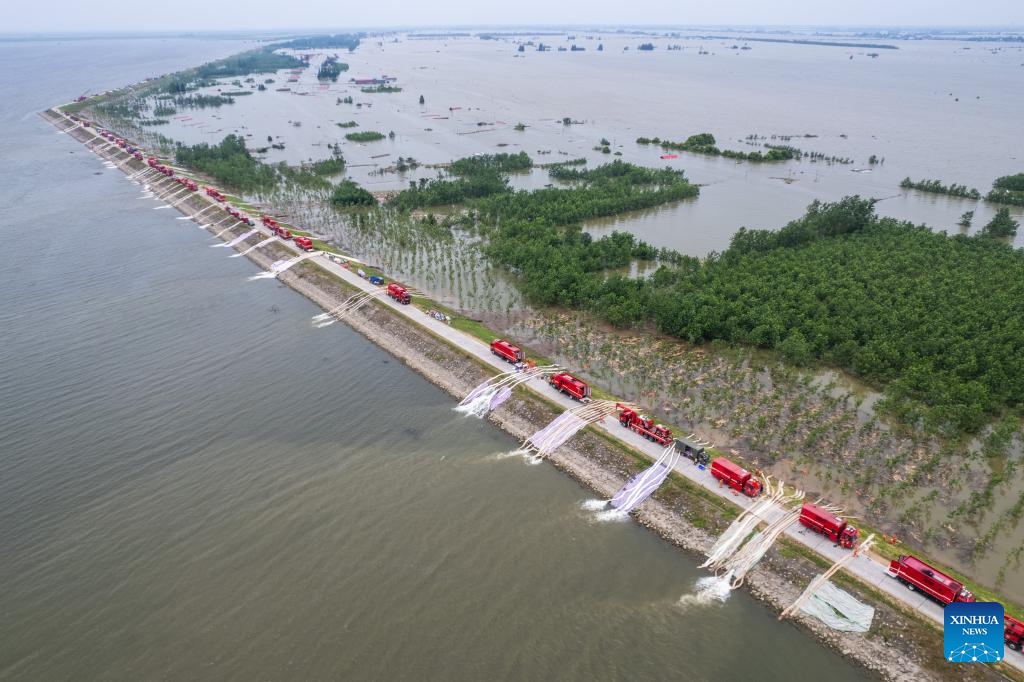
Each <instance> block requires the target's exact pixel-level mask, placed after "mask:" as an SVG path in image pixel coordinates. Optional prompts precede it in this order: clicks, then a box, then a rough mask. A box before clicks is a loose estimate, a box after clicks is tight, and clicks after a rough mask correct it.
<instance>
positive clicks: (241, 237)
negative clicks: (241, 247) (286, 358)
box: [212, 230, 259, 248]
mask: <svg viewBox="0 0 1024 682" xmlns="http://www.w3.org/2000/svg"><path fill="white" fill-rule="evenodd" d="M257 232H259V230H249V231H248V232H243V233H242V234H240V235H238V236H237V237H235V238H234V239H232V240H231V241H229V242H224V243H223V244H213V245H212V247H213V248H216V247H218V246H234V245H235V244H241V243H242V242H244V241H245V240H246V239H248V238H249V237H251V236H253V235H254V234H256V233H257Z"/></svg>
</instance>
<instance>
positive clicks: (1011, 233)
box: [978, 207, 1019, 238]
mask: <svg viewBox="0 0 1024 682" xmlns="http://www.w3.org/2000/svg"><path fill="white" fill-rule="evenodd" d="M1018 226H1019V223H1018V222H1017V221H1016V220H1014V219H1013V218H1011V217H1010V209H1008V208H1006V207H1003V208H1001V209H999V210H998V211H996V214H995V216H993V217H992V220H990V221H989V222H988V224H987V225H985V227H983V228H981V232H979V233H978V236H979V237H995V238H1004V237H1010V238H1013V237H1016V236H1017V227H1018Z"/></svg>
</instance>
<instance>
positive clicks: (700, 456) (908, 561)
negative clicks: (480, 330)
mask: <svg viewBox="0 0 1024 682" xmlns="http://www.w3.org/2000/svg"><path fill="white" fill-rule="evenodd" d="M491 353H493V354H494V355H496V356H498V357H499V358H501V359H503V360H505V361H506V362H509V363H513V364H515V365H516V366H517V367H519V366H522V365H523V364H524V363H526V362H527V360H526V354H525V353H524V352H523V350H522V349H521V348H519V347H518V346H515V345H513V344H512V343H510V342H509V341H507V340H505V339H495V340H494V341H492V342H491ZM548 383H549V384H550V385H551V387H552V388H554V389H555V390H556V391H559V392H560V393H565V394H566V395H568V396H570V397H572V398H574V399H576V400H581V401H585V400H589V399H590V394H591V392H590V386H588V385H587V383H586V382H584V381H582V380H581V379H579V378H577V377H574V376H573V375H572V374H569V373H568V372H559V373H558V374H555V375H553V376H552V377H551V378H550V379H549V380H548ZM616 407H617V408H618V409H619V424H620V425H621V426H623V427H624V428H628V429H629V430H631V431H634V432H635V433H638V434H639V435H640V436H642V437H643V438H645V439H647V440H649V441H652V442H655V443H658V444H659V445H669V444H671V443H674V446H675V449H676V450H677V451H678V452H679V453H680V454H681V455H683V456H684V457H686V458H688V459H690V460H692V461H693V463H694V464H695V465H698V466H700V467H701V468H705V467H708V465H709V464H710V467H709V468H710V472H711V475H712V476H713V477H714V478H715V479H717V480H718V481H719V485H721V486H724V487H728V488H731V489H732V490H733V491H735V492H734V494H739V493H742V494H744V495H746V496H748V497H757V496H758V495H760V494H761V490H762V488H761V482H760V481H759V480H758V478H757V476H756V475H755V474H754V473H752V472H750V471H747V470H746V469H744V468H743V467H741V466H739V465H738V464H736V463H734V462H732V461H730V460H729V459H727V458H725V457H717V458H715V459H711V457H710V456H709V454H708V452H707V448H706V446H705V445H704V444H702V443H700V442H698V441H694V440H692V439H689V438H676V439H673V437H672V431H671V429H669V428H668V427H667V426H664V425H663V424H657V423H655V421H654V420H653V419H651V418H650V417H647V416H646V415H643V414H641V413H640V412H638V411H637V410H635V409H633V408H631V407H629V406H626V405H621V404H617V405H616ZM799 522H800V524H801V525H802V526H804V527H805V528H807V529H808V530H809V531H811V532H814V533H820V534H821V535H823V536H825V537H826V538H828V539H829V540H830V541H831V542H832V543H833V544H834V545H835V546H837V547H842V548H844V549H851V550H852V549H854V548H856V546H857V542H858V541H859V539H860V531H859V530H858V529H857V528H856V527H855V526H853V525H852V524H850V523H849V521H847V520H845V519H843V518H842V517H840V516H837V515H836V514H833V513H832V512H831V511H829V510H828V509H826V508H824V507H821V506H819V505H816V504H811V503H807V504H804V505H803V506H802V507H801V508H800V517H799ZM888 573H889V575H890V576H892V577H893V578H895V579H897V580H899V581H900V582H902V583H903V584H905V585H906V586H907V588H908V589H909V590H912V591H919V592H921V593H922V594H925V595H927V596H929V597H931V598H932V599H934V600H936V601H937V602H939V603H940V604H942V605H946V604H950V603H953V602H955V601H965V602H966V601H974V595H973V594H972V593H971V592H970V591H969V590H968V589H967V588H966V587H964V585H963V583H961V582H959V581H957V580H955V579H954V578H951V577H949V576H947V575H945V574H944V573H942V572H941V571H939V570H938V569H936V568H934V567H932V566H929V565H928V564H926V563H925V562H923V561H921V560H920V559H918V558H916V557H913V556H909V555H908V556H902V557H900V558H899V559H897V560H893V561H892V562H891V563H890V565H889V569H888ZM1004 633H1005V640H1006V645H1007V646H1009V647H1010V648H1011V649H1015V650H1018V651H1019V650H1020V649H1021V647H1022V646H1024V623H1022V622H1021V621H1019V620H1017V619H1015V618H1013V617H1012V616H1009V615H1007V616H1006V624H1005V629H1004Z"/></svg>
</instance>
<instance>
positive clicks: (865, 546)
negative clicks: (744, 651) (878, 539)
mask: <svg viewBox="0 0 1024 682" xmlns="http://www.w3.org/2000/svg"><path fill="white" fill-rule="evenodd" d="M873 544H875V535H874V533H872V534H871V535H869V536H867V537H866V538H865V539H864V541H863V542H861V543H860V545H858V546H857V547H856V548H855V549H854V550H853V552H851V553H850V554H847V555H846V556H844V557H843V558H842V559H840V560H839V561H837V562H835V563H834V564H832V566H831V568H829V569H828V570H827V571H825V572H824V573H822V574H821V575H819V576H817V577H816V578H815V579H814V580H812V581H811V582H810V583H809V584H808V585H807V588H806V589H805V590H804V591H803V592H802V593H801V594H800V596H799V597H797V598H796V600H795V601H794V602H793V603H792V604H790V605H789V606H787V607H786V608H785V609H784V610H783V611H782V613H780V614H779V620H782V619H783V618H788V617H789V616H791V615H793V614H794V613H796V611H797V610H798V609H801V608H802V607H803V606H804V604H805V603H806V602H807V600H808V599H810V598H811V596H812V595H814V594H815V592H817V591H818V590H819V589H821V588H822V587H823V586H824V585H825V583H826V582H828V580H829V578H831V577H832V576H833V575H835V574H836V572H838V571H839V569H841V568H843V567H844V566H845V565H846V564H848V563H850V562H851V561H853V560H854V559H855V558H856V557H857V555H859V554H860V553H861V552H866V551H867V550H869V549H871V546H872V545H873ZM844 594H845V593H844ZM843 601H845V600H843ZM829 605H830V606H832V607H833V610H834V611H835V612H840V613H841V612H842V611H841V610H839V609H836V608H835V607H836V606H837V605H836V604H832V603H830V604H829ZM872 611H873V610H872ZM812 615H818V614H817V613H813V614H812ZM819 618H820V616H819ZM821 620H824V621H825V622H826V624H829V625H831V623H829V622H828V621H827V620H826V619H825V618H821ZM847 620H850V619H849V618H848V619H847ZM868 624H869V625H870V618H869V619H868ZM865 631H866V628H865Z"/></svg>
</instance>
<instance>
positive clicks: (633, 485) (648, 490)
mask: <svg viewBox="0 0 1024 682" xmlns="http://www.w3.org/2000/svg"><path fill="white" fill-rule="evenodd" d="M677 464H679V452H678V451H676V446H675V443H672V444H671V445H669V446H668V447H666V448H665V449H664V450H663V451H662V453H661V456H660V457H658V459H657V461H656V462H654V464H652V465H651V466H649V467H648V468H646V469H644V470H643V471H641V472H640V473H639V474H637V475H636V476H635V477H633V479H632V480H630V481H629V482H628V483H626V485H624V486H622V488H620V489H619V491H618V492H617V493H615V495H614V496H612V499H611V504H612V506H613V507H615V508H616V509H618V510H619V511H621V512H624V513H626V514H628V513H629V512H631V511H633V510H634V509H636V507H638V506H639V505H640V504H641V503H642V502H643V501H644V500H646V499H647V498H648V497H650V496H651V495H652V494H653V493H654V491H655V490H657V489H658V487H659V486H661V484H662V483H664V481H665V479H666V478H668V475H669V474H670V473H671V472H672V470H673V469H674V468H675V467H676V465H677Z"/></svg>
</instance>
